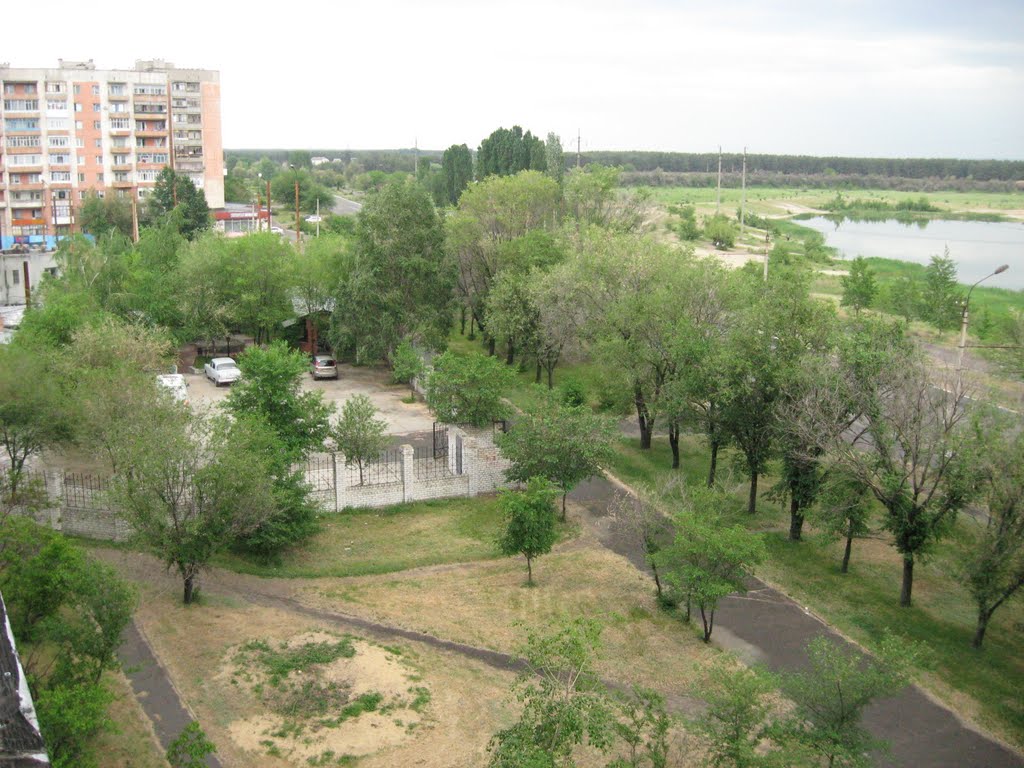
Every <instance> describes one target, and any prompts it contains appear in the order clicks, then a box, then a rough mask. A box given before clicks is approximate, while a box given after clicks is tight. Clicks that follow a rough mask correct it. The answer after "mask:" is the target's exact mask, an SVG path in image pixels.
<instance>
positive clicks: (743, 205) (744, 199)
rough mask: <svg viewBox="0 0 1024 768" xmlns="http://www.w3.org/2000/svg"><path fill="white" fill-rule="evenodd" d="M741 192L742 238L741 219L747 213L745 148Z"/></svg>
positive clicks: (741, 231) (741, 230) (744, 150)
mask: <svg viewBox="0 0 1024 768" xmlns="http://www.w3.org/2000/svg"><path fill="white" fill-rule="evenodd" d="M742 186H743V192H742V193H741V197H740V237H743V217H744V215H745V214H746V212H747V148H746V147H744V148H743V181H742Z"/></svg>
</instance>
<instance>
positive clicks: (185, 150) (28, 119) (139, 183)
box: [0, 60, 224, 248]
mask: <svg viewBox="0 0 1024 768" xmlns="http://www.w3.org/2000/svg"><path fill="white" fill-rule="evenodd" d="M0 91H2V93H0V97H2V100H0V247H2V248H10V247H11V246H12V245H14V244H17V243H28V244H41V245H45V246H47V247H53V245H54V244H55V242H56V240H57V239H58V238H59V237H60V236H62V235H67V234H70V233H72V232H74V231H75V212H76V210H77V208H78V206H79V205H80V204H81V201H82V199H83V198H84V197H85V195H86V194H88V193H89V192H90V191H95V192H97V193H98V194H101V195H105V194H119V195H135V196H137V197H138V198H140V199H142V198H145V196H146V195H147V194H148V193H149V192H150V191H151V190H152V188H153V186H154V185H155V183H156V179H157V176H158V175H159V173H160V171H161V170H162V169H163V168H164V167H165V166H170V167H171V168H173V169H174V170H175V171H176V172H178V173H182V174H185V175H187V176H189V177H190V178H191V179H192V181H193V182H194V183H195V185H196V186H197V187H199V188H200V189H202V190H203V192H204V193H205V194H206V201H207V203H208V204H209V205H210V207H211V208H222V207H223V206H224V154H223V146H222V142H221V130H220V75H219V73H217V72H215V71H210V70H202V69H178V68H176V67H175V66H174V65H173V64H170V63H168V62H164V61H160V60H155V61H137V62H136V63H135V69H129V70H123V69H96V67H95V65H94V64H93V62H92V60H89V61H87V62H74V61H64V60H58V66H57V67H56V68H55V69H19V68H14V67H11V66H9V65H8V64H6V63H0Z"/></svg>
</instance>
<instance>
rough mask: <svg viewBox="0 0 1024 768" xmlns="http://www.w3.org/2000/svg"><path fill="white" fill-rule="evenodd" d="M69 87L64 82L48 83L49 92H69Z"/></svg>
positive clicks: (47, 90) (47, 89)
mask: <svg viewBox="0 0 1024 768" xmlns="http://www.w3.org/2000/svg"><path fill="white" fill-rule="evenodd" d="M67 91H68V88H67V86H66V85H65V84H64V83H47V84H46V92H47V93H67Z"/></svg>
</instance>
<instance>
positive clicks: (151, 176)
mask: <svg viewBox="0 0 1024 768" xmlns="http://www.w3.org/2000/svg"><path fill="white" fill-rule="evenodd" d="M159 175H160V172H159V171H139V181H156V179H157V177H158V176H159Z"/></svg>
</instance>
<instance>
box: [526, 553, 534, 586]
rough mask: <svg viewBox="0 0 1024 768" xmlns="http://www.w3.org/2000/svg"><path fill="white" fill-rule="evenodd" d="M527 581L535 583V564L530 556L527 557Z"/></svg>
mask: <svg viewBox="0 0 1024 768" xmlns="http://www.w3.org/2000/svg"><path fill="white" fill-rule="evenodd" d="M526 583H527V584H533V566H532V564H531V563H530V557H529V556H527V557H526Z"/></svg>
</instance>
